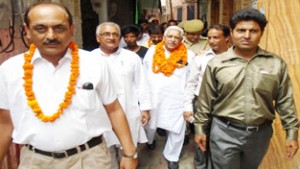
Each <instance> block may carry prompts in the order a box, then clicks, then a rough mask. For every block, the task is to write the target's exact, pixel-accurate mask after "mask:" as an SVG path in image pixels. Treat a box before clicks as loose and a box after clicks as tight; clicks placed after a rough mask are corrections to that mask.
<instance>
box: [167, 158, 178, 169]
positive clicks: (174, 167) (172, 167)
mask: <svg viewBox="0 0 300 169" xmlns="http://www.w3.org/2000/svg"><path fill="white" fill-rule="evenodd" d="M167 162H168V169H179V164H178V162H176V161H168V160H167Z"/></svg>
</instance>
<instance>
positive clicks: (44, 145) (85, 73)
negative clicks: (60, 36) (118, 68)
mask: <svg viewBox="0 0 300 169" xmlns="http://www.w3.org/2000/svg"><path fill="white" fill-rule="evenodd" d="M79 56H80V60H79V63H80V65H79V66H80V75H79V77H78V80H77V84H76V94H74V95H73V97H72V103H71V104H70V105H69V107H68V108H67V109H65V110H64V114H62V115H61V116H60V118H59V119H57V120H56V121H54V122H52V123H50V122H47V123H45V122H42V121H41V120H40V119H38V118H37V117H35V115H34V113H33V112H32V110H31V108H30V107H29V106H28V105H27V98H26V96H25V94H24V89H23V83H24V80H23V79H22V77H23V74H24V70H23V68H22V66H23V64H24V58H23V54H21V55H17V56H15V57H13V58H11V59H9V60H7V61H6V62H4V63H3V64H2V65H1V67H0V91H1V94H0V108H2V109H7V110H10V114H11V118H12V122H13V125H14V130H13V134H12V137H13V142H14V143H17V144H30V145H32V146H34V147H35V148H38V149H41V150H44V151H51V152H55V151H62V150H66V149H69V148H73V147H76V146H78V145H80V144H83V143H85V142H87V141H88V140H90V139H91V138H92V137H95V136H99V135H101V134H102V133H104V132H105V131H108V130H111V123H110V121H109V119H108V116H107V114H106V112H105V111H104V108H103V107H102V104H104V105H106V104H110V103H112V102H113V101H115V100H116V98H117V96H116V93H115V91H114V89H113V87H112V83H114V79H113V78H112V77H111V74H110V71H109V70H108V65H107V63H106V61H105V60H104V59H101V58H100V59H99V58H98V57H94V56H91V55H90V53H89V52H87V51H83V50H79ZM32 63H33V64H34V70H33V91H34V93H35V96H36V99H37V101H38V102H39V105H40V107H41V109H42V111H43V112H44V114H46V115H52V114H53V113H55V112H56V111H57V109H58V106H59V103H61V102H62V100H63V98H64V94H65V92H66V91H67V86H68V81H69V78H70V65H71V53H70V49H69V50H68V51H67V53H66V55H65V56H64V57H63V58H62V59H61V60H60V61H59V64H58V65H57V66H56V67H54V66H53V64H51V63H50V62H48V61H47V60H45V59H43V58H42V57H41V55H40V53H39V51H38V49H37V50H36V51H35V53H34V56H33V59H32ZM86 82H90V83H92V84H93V86H94V89H93V90H87V89H82V86H83V84H84V83H86Z"/></svg>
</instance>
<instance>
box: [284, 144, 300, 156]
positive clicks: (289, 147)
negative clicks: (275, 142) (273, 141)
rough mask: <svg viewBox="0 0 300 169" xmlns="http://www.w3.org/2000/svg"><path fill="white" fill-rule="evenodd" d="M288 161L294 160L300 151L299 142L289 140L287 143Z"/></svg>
mask: <svg viewBox="0 0 300 169" xmlns="http://www.w3.org/2000/svg"><path fill="white" fill-rule="evenodd" d="M285 147H286V153H287V157H288V159H292V158H293V157H294V155H295V154H296V153H297V151H298V149H299V145H298V141H297V140H287V141H286V143H285Z"/></svg>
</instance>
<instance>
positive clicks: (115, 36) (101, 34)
mask: <svg viewBox="0 0 300 169" xmlns="http://www.w3.org/2000/svg"><path fill="white" fill-rule="evenodd" d="M99 35H100V36H103V37H104V38H110V37H111V36H112V37H113V38H117V37H119V36H120V34H118V33H115V32H114V33H110V32H104V33H100V34H99Z"/></svg>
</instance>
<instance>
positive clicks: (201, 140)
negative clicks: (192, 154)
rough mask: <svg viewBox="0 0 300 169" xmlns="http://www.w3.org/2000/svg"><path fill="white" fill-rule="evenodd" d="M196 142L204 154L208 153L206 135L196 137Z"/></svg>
mask: <svg viewBox="0 0 300 169" xmlns="http://www.w3.org/2000/svg"><path fill="white" fill-rule="evenodd" d="M195 142H196V144H197V145H198V146H199V148H200V149H201V150H202V151H203V152H204V151H206V135H204V134H203V135H195Z"/></svg>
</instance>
